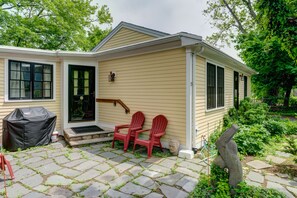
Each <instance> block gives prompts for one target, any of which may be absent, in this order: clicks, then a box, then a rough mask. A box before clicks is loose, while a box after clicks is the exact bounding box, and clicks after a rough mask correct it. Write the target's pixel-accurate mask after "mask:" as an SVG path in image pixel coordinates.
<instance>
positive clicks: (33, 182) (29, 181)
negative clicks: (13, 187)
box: [20, 174, 43, 188]
mask: <svg viewBox="0 0 297 198" xmlns="http://www.w3.org/2000/svg"><path fill="white" fill-rule="evenodd" d="M20 182H21V183H23V184H24V185H26V186H29V187H30V188H33V187H35V186H38V185H40V184H42V182H43V177H41V175H39V174H36V175H33V176H30V177H27V178H24V179H22V180H21V181H20Z"/></svg>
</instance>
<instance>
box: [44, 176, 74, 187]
mask: <svg viewBox="0 0 297 198" xmlns="http://www.w3.org/2000/svg"><path fill="white" fill-rule="evenodd" d="M71 183H72V180H71V179H66V178H65V177H63V176H60V175H52V176H50V177H49V178H47V180H46V182H45V184H46V185H52V186H56V185H59V186H67V185H70V184H71Z"/></svg>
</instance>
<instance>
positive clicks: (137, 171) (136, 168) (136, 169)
mask: <svg viewBox="0 0 297 198" xmlns="http://www.w3.org/2000/svg"><path fill="white" fill-rule="evenodd" d="M141 171H143V169H142V168H141V167H140V166H134V167H133V168H131V169H130V170H129V172H130V173H131V174H132V175H133V176H134V177H135V176H137V175H138V174H140V173H141Z"/></svg>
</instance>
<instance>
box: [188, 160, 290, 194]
mask: <svg viewBox="0 0 297 198" xmlns="http://www.w3.org/2000/svg"><path fill="white" fill-rule="evenodd" d="M228 182H229V181H228V173H227V172H226V171H224V170H223V169H221V168H219V167H218V166H215V165H212V166H211V175H210V176H207V175H204V174H202V175H201V176H200V179H199V182H198V184H197V185H196V187H195V189H194V190H193V191H192V193H191V194H190V196H189V197H191V198H213V197H221V198H223V197H226V198H229V197H231V190H234V194H233V195H232V197H234V198H242V197H243V198H252V197H265V198H276V197H278V198H285V197H286V196H285V195H284V194H282V193H280V192H278V191H277V190H274V189H265V188H260V187H254V186H248V185H247V184H246V183H245V182H241V183H240V184H239V185H238V187H237V188H235V189H233V188H232V187H230V186H229V183H228Z"/></svg>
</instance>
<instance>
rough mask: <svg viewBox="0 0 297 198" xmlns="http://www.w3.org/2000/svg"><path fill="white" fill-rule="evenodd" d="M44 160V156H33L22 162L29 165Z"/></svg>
mask: <svg viewBox="0 0 297 198" xmlns="http://www.w3.org/2000/svg"><path fill="white" fill-rule="evenodd" d="M41 160H43V158H42V157H32V158H29V159H27V160H25V161H23V162H22V165H28V164H32V163H35V162H39V161H41Z"/></svg>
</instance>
